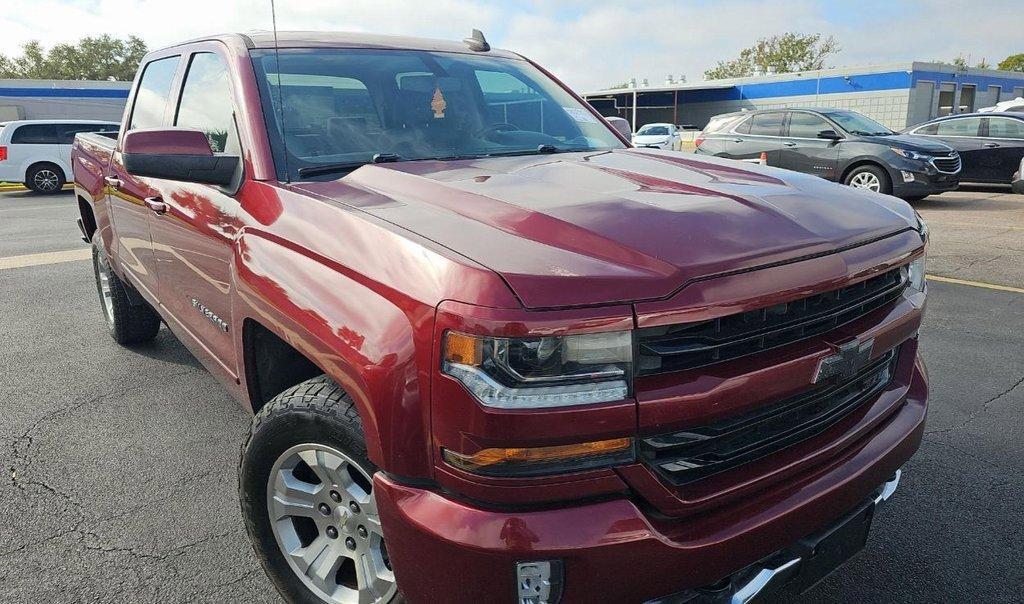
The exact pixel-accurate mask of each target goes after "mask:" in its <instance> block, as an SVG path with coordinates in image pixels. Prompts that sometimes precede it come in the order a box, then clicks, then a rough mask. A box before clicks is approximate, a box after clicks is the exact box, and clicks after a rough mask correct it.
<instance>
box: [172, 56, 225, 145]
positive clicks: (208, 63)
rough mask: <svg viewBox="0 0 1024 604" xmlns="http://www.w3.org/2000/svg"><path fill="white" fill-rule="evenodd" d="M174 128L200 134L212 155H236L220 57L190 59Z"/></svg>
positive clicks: (222, 64) (194, 57)
mask: <svg viewBox="0 0 1024 604" xmlns="http://www.w3.org/2000/svg"><path fill="white" fill-rule="evenodd" d="M174 124H175V125H176V126H183V127H186V128H195V129H197V130H201V131H202V132H203V133H204V134H206V138H207V139H208V140H209V141H210V149H212V150H213V152H214V153H229V154H231V155H239V147H238V133H237V131H236V129H235V121H234V104H233V103H232V101H231V87H230V85H229V83H228V70H227V66H226V65H225V64H224V61H223V60H222V59H221V58H220V56H218V55H216V54H214V53H211V52H203V53H196V54H195V55H193V56H192V60H191V62H190V63H189V66H188V72H187V73H186V74H185V83H184V85H183V86H182V88H181V100H180V101H179V102H178V113H177V116H176V118H175V122H174Z"/></svg>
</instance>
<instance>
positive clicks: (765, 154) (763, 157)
mask: <svg viewBox="0 0 1024 604" xmlns="http://www.w3.org/2000/svg"><path fill="white" fill-rule="evenodd" d="M760 163H761V165H762V166H767V165H768V152H767V151H762V152H761V161H760Z"/></svg>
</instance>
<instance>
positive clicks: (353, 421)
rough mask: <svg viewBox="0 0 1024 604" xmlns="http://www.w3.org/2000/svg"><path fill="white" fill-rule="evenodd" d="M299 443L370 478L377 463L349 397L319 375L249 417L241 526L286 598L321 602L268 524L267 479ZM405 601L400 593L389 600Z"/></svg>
mask: <svg viewBox="0 0 1024 604" xmlns="http://www.w3.org/2000/svg"><path fill="white" fill-rule="evenodd" d="M302 444H316V445H326V446H328V447H331V448H333V449H336V450H338V451H340V452H342V453H344V454H345V455H347V456H348V457H350V458H351V459H352V460H353V461H355V462H356V464H357V465H360V466H362V469H363V470H365V471H366V472H367V474H368V475H369V476H372V475H373V474H374V473H375V472H376V471H377V468H376V466H375V465H374V464H373V463H372V462H371V461H370V459H369V457H368V456H367V453H366V441H365V437H364V435H363V424H362V421H361V420H360V418H359V413H358V411H357V410H356V407H355V403H354V402H353V401H352V398H351V397H349V395H348V394H347V393H346V392H345V391H344V390H342V388H341V387H340V386H338V384H337V383H335V382H334V381H333V380H331V379H330V378H328V377H327V376H324V375H321V376H318V377H315V378H311V379H309V380H306V381H305V382H302V383H301V384H299V385H297V386H294V387H292V388H289V389H288V390H285V391H284V392H282V393H281V394H279V395H277V396H276V397H274V398H273V399H272V400H270V401H269V402H268V403H267V404H266V405H264V406H263V408H262V409H260V411H259V413H257V414H256V416H255V417H254V418H253V420H252V424H251V426H250V430H249V436H248V438H247V439H246V441H245V444H244V445H242V451H241V455H240V459H239V462H238V498H239V501H240V502H241V506H242V517H243V518H244V519H245V528H246V531H247V532H248V533H249V539H250V541H251V542H252V544H253V549H254V550H255V552H256V557H257V558H258V559H259V561H260V564H261V565H262V566H263V569H264V570H265V571H266V573H267V576H269V577H270V579H271V581H273V583H274V586H275V587H276V588H277V590H278V592H280V594H281V596H282V597H284V599H285V600H286V601H288V602H293V603H301V604H321V603H322V602H324V600H322V599H321V598H319V597H318V596H317V595H316V594H315V593H314V592H313V591H311V590H310V589H309V588H308V587H307V586H306V585H305V584H304V583H303V581H302V580H301V579H300V578H299V577H298V576H297V574H296V572H295V571H293V570H292V568H291V567H290V566H289V564H288V561H287V560H285V556H284V554H283V553H282V551H281V548H280V546H279V545H278V543H277V540H276V538H275V536H274V533H273V530H272V528H271V520H270V514H269V511H268V509H267V508H268V500H267V489H268V480H269V478H270V475H271V472H272V470H273V468H274V465H275V463H276V462H277V461H278V458H280V457H281V456H282V455H284V454H285V452H287V451H289V450H291V449H292V448H293V447H296V446H297V445H302ZM402 602H405V599H404V598H403V597H402V596H401V594H400V593H397V592H396V593H395V595H394V596H393V597H392V598H391V599H390V600H389V603H390V604H399V603H402Z"/></svg>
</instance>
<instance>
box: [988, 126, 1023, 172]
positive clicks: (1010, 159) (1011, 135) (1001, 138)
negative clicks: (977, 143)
mask: <svg viewBox="0 0 1024 604" xmlns="http://www.w3.org/2000/svg"><path fill="white" fill-rule="evenodd" d="M982 121H984V122H986V123H985V124H983V125H982V135H983V136H982V139H981V148H982V150H983V154H984V159H985V161H984V162H982V165H981V170H982V173H981V178H982V179H983V180H985V181H987V182H998V183H1008V182H1010V180H1011V179H1012V178H1013V173H1014V172H1016V171H1017V170H1018V169H1019V168H1020V160H1021V157H1024V120H1021V119H1016V118H1012V117H998V116H992V117H986V118H982Z"/></svg>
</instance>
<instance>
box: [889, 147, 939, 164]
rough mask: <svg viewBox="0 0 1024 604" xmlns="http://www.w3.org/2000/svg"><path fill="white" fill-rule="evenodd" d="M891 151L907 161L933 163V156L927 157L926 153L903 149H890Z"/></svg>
mask: <svg viewBox="0 0 1024 604" xmlns="http://www.w3.org/2000/svg"><path fill="white" fill-rule="evenodd" d="M889 150H890V151H892V152H893V153H895V154H896V155H902V156H903V157H905V158H907V159H916V160H919V161H931V159H932V156H931V155H925V154H924V153H918V152H917V151H910V150H909V149H901V148H899V147H889Z"/></svg>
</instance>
